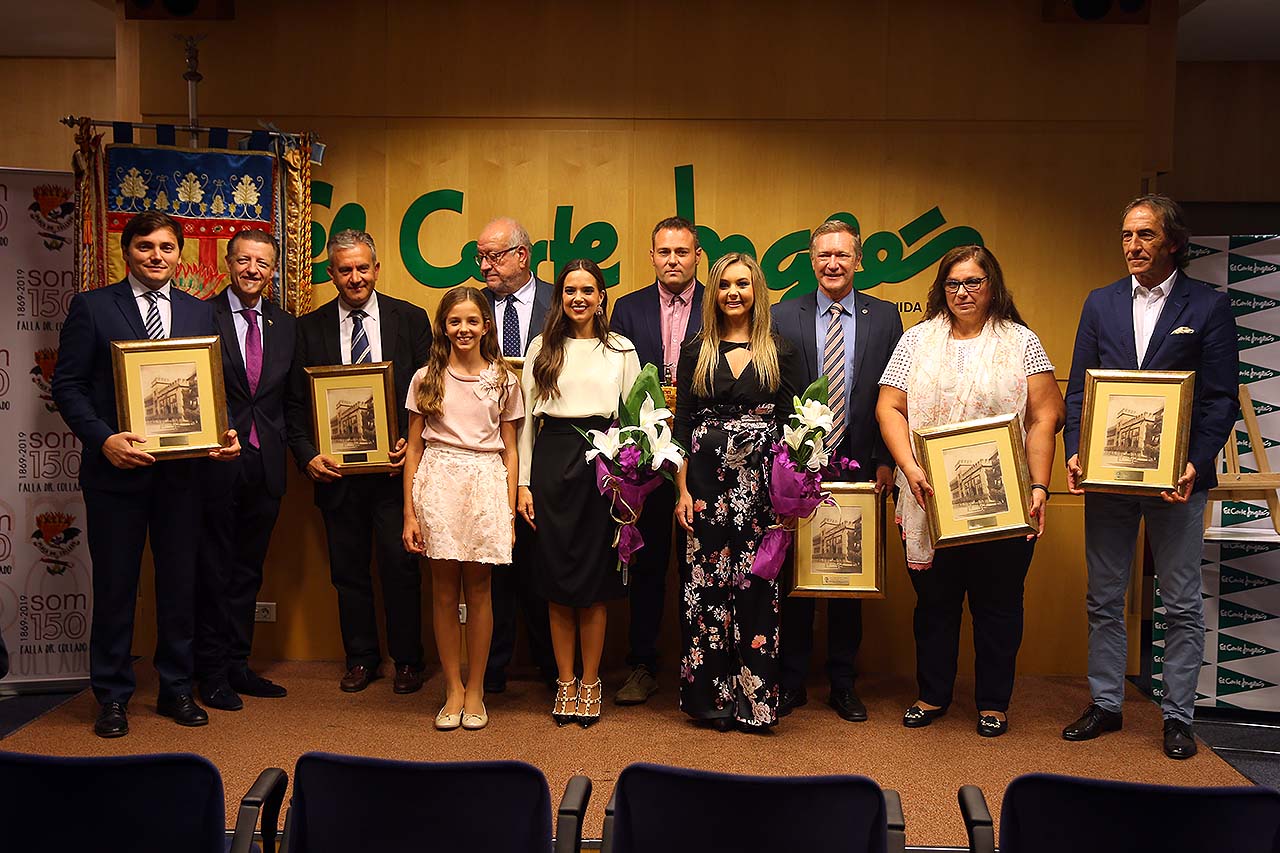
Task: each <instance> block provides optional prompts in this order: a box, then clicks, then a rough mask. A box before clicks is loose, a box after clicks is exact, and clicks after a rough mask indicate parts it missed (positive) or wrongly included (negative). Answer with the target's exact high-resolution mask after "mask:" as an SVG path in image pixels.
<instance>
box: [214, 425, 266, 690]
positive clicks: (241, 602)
mask: <svg viewBox="0 0 1280 853" xmlns="http://www.w3.org/2000/svg"><path fill="white" fill-rule="evenodd" d="M210 467H212V466H210ZM222 469H226V470H225V471H224V470H222ZM279 514H280V499H279V498H274V497H272V496H271V495H269V494H268V493H267V491H266V488H265V486H264V474H263V468H262V453H261V452H260V451H259V450H257V449H256V448H253V447H250V446H248V445H247V444H246V445H245V446H244V449H243V450H242V451H241V453H240V458H239V459H237V460H235V461H234V462H228V463H222V464H220V465H219V466H218V469H216V470H214V471H211V472H210V484H209V487H208V488H207V490H206V493H205V505H204V518H203V520H204V547H203V548H201V549H200V560H199V573H198V575H197V578H196V639H195V674H196V678H197V679H199V680H201V681H203V680H206V679H216V678H225V677H226V674H227V671H228V669H233V670H243V669H245V668H247V667H248V665H249V651H250V648H251V647H252V646H253V626H254V609H255V607H256V605H257V601H258V591H259V590H260V589H262V565H263V563H264V562H265V561H266V558H267V548H268V546H270V544H271V531H272V530H273V529H274V528H275V525H276V518H277V517H278V516H279Z"/></svg>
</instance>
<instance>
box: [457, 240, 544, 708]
mask: <svg viewBox="0 0 1280 853" xmlns="http://www.w3.org/2000/svg"><path fill="white" fill-rule="evenodd" d="M476 266H478V267H479V268H480V275H481V277H482V278H483V279H484V287H485V293H486V295H488V297H489V305H490V306H491V307H492V308H493V321H494V323H495V324H496V326H497V332H498V344H499V345H500V346H501V347H502V354H503V355H504V356H506V357H508V358H524V354H525V352H526V351H527V350H528V349H529V342H530V341H532V340H533V339H534V338H536V337H537V336H538V335H540V334H542V326H543V324H544V323H545V322H546V319H547V311H548V310H549V309H550V308H551V303H552V301H553V300H554V298H555V294H554V289H553V287H552V285H551V284H550V283H549V282H545V281H543V280H542V279H540V278H538V277H537V275H535V274H534V272H533V270H532V267H533V241H532V240H530V239H529V232H528V231H525V230H524V228H523V227H522V226H521V225H520V223H519V222H517V221H516V220H514V219H511V218H510V217H500V218H498V219H495V220H493V221H492V222H490V223H489V224H488V225H486V226H485V227H484V230H482V231H481V232H480V236H479V237H477V238H476ZM532 367H533V365H528V366H527V367H526V369H532ZM532 535H533V531H532V530H531V529H529V527H528V525H525V524H517V525H516V543H515V547H514V548H513V549H512V554H511V560H512V563H511V566H510V567H500V568H498V569H495V570H494V572H493V580H492V581H491V589H490V596H491V598H492V601H493V640H492V641H491V643H490V646H489V663H488V666H487V667H486V668H485V673H484V690H485V692H486V693H501V692H502V691H504V690H506V689H507V665H508V664H510V663H511V657H512V654H513V653H514V651H515V645H516V603H517V601H518V602H519V607H520V610H521V612H523V614H524V621H525V629H526V636H527V637H528V640H529V653H530V656H531V657H532V658H533V661H534V663H536V664H537V665H538V669H539V671H540V672H541V674H542V677H543V679H544V680H546V681H547V682H548V683H552V682H554V681H555V677H556V665H555V656H554V655H553V654H552V652H551V626H550V623H549V621H548V611H547V603H546V602H545V601H543V600H542V599H541V598H539V597H538V595H537V594H536V593H535V592H534V591H533V589H532V588H531V587H530V585H529V573H530V570H531V566H530V563H529V561H530V559H532V545H533V542H532V539H531V537H532Z"/></svg>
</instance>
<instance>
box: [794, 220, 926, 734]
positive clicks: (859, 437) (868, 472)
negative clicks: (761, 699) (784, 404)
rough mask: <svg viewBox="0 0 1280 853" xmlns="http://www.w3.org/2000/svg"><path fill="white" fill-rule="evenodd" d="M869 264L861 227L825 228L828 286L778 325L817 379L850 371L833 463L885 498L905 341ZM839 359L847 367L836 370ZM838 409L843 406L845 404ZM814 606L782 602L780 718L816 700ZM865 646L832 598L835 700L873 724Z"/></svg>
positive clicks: (853, 604)
mask: <svg viewBox="0 0 1280 853" xmlns="http://www.w3.org/2000/svg"><path fill="white" fill-rule="evenodd" d="M861 260H862V239H861V237H860V236H859V235H858V233H857V232H856V231H855V230H854V229H853V227H852V226H850V225H849V224H848V223H845V222H842V221H840V220H836V219H833V220H830V221H828V222H824V223H823V224H822V225H820V226H818V227H817V228H816V229H814V231H813V234H812V235H811V236H810V239H809V261H810V263H811V264H812V265H813V273H814V275H815V276H816V277H817V279H818V289H817V291H816V292H814V293H810V294H805V295H804V296H801V297H799V298H797V299H788V300H784V301H783V302H780V303H778V305H777V306H775V307H774V309H773V321H774V325H775V327H776V328H777V330H778V333H779V334H780V335H782V336H783V337H784V338H786V339H787V340H789V341H791V343H792V344H793V345H794V346H795V347H796V349H797V350H799V351H800V354H801V356H803V358H804V366H805V378H806V379H807V380H808V381H809V382H813V381H814V380H815V379H817V378H818V377H819V376H821V375H823V374H824V361H827V360H830V361H831V362H832V367H833V369H834V370H840V371H841V373H842V378H841V381H842V382H843V385H844V389H845V401H846V403H845V411H846V412H847V416H846V418H845V422H846V423H845V429H844V432H843V434H842V435H840V436H839V437H837V436H835V435H832V436H831V437H830V438H835V439H836V444H835V446H834V447H830V446H828V449H829V450H831V452H832V456H833V457H834V456H836V455H842V456H846V457H848V458H850V459H852V460H854V461H855V462H857V463H858V466H859V467H858V468H857V469H855V470H854V472H853V474H852V477H853V479H855V480H864V481H872V480H874V481H875V484H876V491H878V492H883V491H884V490H885V489H889V488H892V487H893V457H892V456H891V455H890V454H889V450H888V448H886V447H885V444H884V440H883V439H881V437H880V427H879V426H878V425H877V423H876V416H875V408H876V399H877V398H878V397H879V396H880V384H879V380H880V375H881V374H882V373H884V368H885V365H886V364H888V363H889V357H890V356H892V355H893V350H894V347H896V346H897V345H898V339H899V338H901V337H902V317H901V315H900V314H899V313H898V309H897V308H896V307H895V306H893V305H891V304H890V303H888V302H885V301H884V300H882V299H876V298H875V297H874V296H868V295H867V294H865V293H861V292H859V291H857V290H855V289H854V286H853V277H854V271H855V270H856V269H857V267H858V263H859V261H861ZM837 306H838V307H837ZM837 325H838V328H839V331H836V326H837ZM833 335H834V336H835V337H832V336H833ZM828 351H830V352H831V353H833V357H832V358H831V359H826V358H824V356H825V355H826V354H827V352H828ZM836 363H839V364H840V365H841V366H840V367H835V364H836ZM832 378H833V376H832V375H828V379H832ZM832 384H833V386H834V384H835V383H834V382H833V383H832ZM831 405H832V406H833V407H834V406H835V400H832V401H831ZM814 603H815V602H814V599H812V598H798V597H796V596H788V597H787V598H786V599H785V600H784V601H783V603H782V628H781V635H780V638H779V649H778V650H779V654H780V657H781V662H782V695H781V696H780V697H779V701H778V713H779V714H780V715H785V714H789V713H791V711H792V710H793V709H795V708H798V707H800V706H801V705H803V704H805V702H807V701H808V696H807V695H806V692H805V686H804V683H805V676H806V675H807V673H808V668H809V658H810V656H811V655H812V653H813V616H814ZM861 643H862V602H861V601H860V600H858V599H844V598H842V599H835V598H833V599H830V600H829V601H828V602H827V676H828V678H829V679H830V682H831V693H830V696H829V698H828V700H827V701H828V704H830V705H831V707H832V708H834V709H835V711H836V713H837V714H838V715H840V717H841V718H843V719H845V720H849V721H850V722H862V721H864V720H866V719H867V709H866V706H865V705H863V703H862V700H861V699H859V698H858V694H857V692H856V691H855V690H854V687H853V683H854V679H855V677H856V671H855V669H854V660H855V658H856V657H857V654H858V646H859V645H861Z"/></svg>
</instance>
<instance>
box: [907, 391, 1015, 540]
mask: <svg viewBox="0 0 1280 853" xmlns="http://www.w3.org/2000/svg"><path fill="white" fill-rule="evenodd" d="M912 439H913V441H914V442H915V450H916V459H918V460H919V461H920V465H921V467H923V468H924V471H925V476H927V477H928V478H929V483H930V484H931V485H932V486H933V496H932V497H931V498H929V500H928V501H927V506H926V507H925V514H926V515H927V516H928V518H929V529H930V532H931V533H932V534H933V547H935V548H946V547H947V546H949V545H964V544H968V543H970V542H985V541H987V540H991V539H1007V538H1010V537H1013V536H1026V535H1028V534H1030V533H1035V532H1036V530H1037V529H1038V528H1037V527H1036V526H1035V524H1034V523H1033V522H1034V520H1033V519H1032V518H1031V515H1030V512H1029V509H1028V507H1027V503H1028V496H1029V495H1030V494H1031V478H1030V476H1029V475H1028V473H1027V449H1026V446H1025V445H1024V444H1023V438H1022V423H1021V419H1020V418H1019V417H1018V416H1017V415H1016V414H1012V415H998V416H996V417H993V418H980V419H979V420H974V421H964V422H962V423H958V424H948V425H946V426H940V427H930V428H928V429H920V430H915V431H914V433H913V435H912ZM902 499H903V500H911V499H912V498H911V495H906V496H904V497H903V498H902Z"/></svg>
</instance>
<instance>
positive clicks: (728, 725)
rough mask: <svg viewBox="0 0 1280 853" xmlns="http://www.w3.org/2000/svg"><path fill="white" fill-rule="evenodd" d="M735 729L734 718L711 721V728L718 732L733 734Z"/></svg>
mask: <svg viewBox="0 0 1280 853" xmlns="http://www.w3.org/2000/svg"><path fill="white" fill-rule="evenodd" d="M733 727H734V719H733V717H715V718H713V719H712V720H711V728H713V729H715V730H716V731H718V732H731V731H733Z"/></svg>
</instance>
